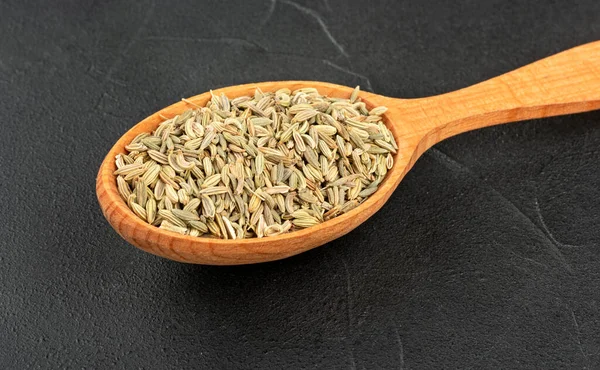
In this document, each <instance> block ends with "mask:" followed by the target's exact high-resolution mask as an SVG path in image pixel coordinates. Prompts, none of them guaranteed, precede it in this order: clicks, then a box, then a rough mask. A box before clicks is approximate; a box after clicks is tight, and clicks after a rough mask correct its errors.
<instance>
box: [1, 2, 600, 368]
mask: <svg viewBox="0 0 600 370" xmlns="http://www.w3.org/2000/svg"><path fill="white" fill-rule="evenodd" d="M344 3H345V2H342V1H334V0H329V1H325V0H324V1H314V2H297V3H294V2H292V1H284V0H280V1H276V2H273V3H271V2H269V1H264V2H254V1H241V0H240V1H237V2H224V1H214V2H210V3H208V2H206V3H201V2H192V1H177V2H171V3H169V4H167V3H161V2H158V1H157V2H151V1H147V0H141V1H136V2H129V3H127V2H117V1H95V0H84V1H71V2H65V1H61V2H59V1H52V2H39V3H34V2H29V1H23V0H19V1H2V2H0V35H1V37H0V119H1V124H0V125H1V129H0V130H1V131H0V204H1V207H2V211H1V212H2V213H1V214H2V216H1V222H0V286H1V288H0V368H2V369H26V368H109V367H114V368H128V369H131V368H155V369H167V368H174V369H182V368H206V369H210V368H214V369H233V368H260V369H281V368H289V369H293V368H315V367H316V368H324V369H336V368H351V369H353V368H356V369H375V368H406V369H409V368H410V369H440V368H544V369H553V368H585V367H587V368H590V369H592V368H600V311H599V310H600V307H599V300H600V245H599V242H600V231H598V229H600V227H598V226H599V225H598V220H599V216H600V190H599V189H600V175H599V163H600V153H599V147H600V112H592V113H586V114H581V115H576V116H567V117H560V118H552V119H545V120H540V121H535V122H522V123H517V124H512V125H505V126H499V127H493V128H489V129H485V130H481V131H478V132H472V133H468V134H465V135H462V136H460V137H456V138H453V139H450V140H448V141H446V142H443V143H441V144H439V145H437V146H436V147H435V148H434V149H432V150H431V151H429V152H428V153H427V154H425V155H424V157H423V158H422V159H421V160H420V161H419V162H418V163H417V165H416V166H415V167H414V169H413V170H412V171H411V172H410V174H409V175H408V176H407V177H406V179H405V180H404V181H403V182H402V183H401V184H400V187H399V188H398V190H397V191H396V193H395V194H394V195H393V196H392V198H391V199H390V202H389V204H387V205H386V206H385V207H384V208H383V209H382V210H381V211H380V212H379V213H377V215H376V216H374V217H373V218H372V219H371V220H369V221H368V222H367V223H365V224H364V225H363V226H361V227H360V228H358V229H357V230H355V231H354V232H352V233H351V234H349V235H347V236H346V237H344V238H341V239H339V240H337V241H335V242H333V243H330V244H328V245H326V246H325V247H322V248H318V249H316V250H313V251H311V252H309V253H305V254H303V255H300V256H297V257H295V258H290V259H288V260H284V261H279V262H274V263H268V264H263V265H258V266H245V267H226V268H217V267H204V266H193V265H184V264H179V263H175V262H171V261H167V260H163V259H160V258H158V257H154V256H152V255H149V254H146V253H143V252H141V251H138V250H137V249H135V248H134V247H132V246H130V245H128V244H127V243H125V242H124V241H123V240H121V239H120V238H119V236H118V235H117V234H116V233H115V232H114V231H113V230H112V229H111V228H110V227H109V225H108V224H107V223H106V222H105V220H104V218H103V217H102V215H101V213H100V210H99V207H98V205H97V203H96V196H95V193H94V179H95V175H96V171H97V169H98V166H99V165H100V162H101V160H102V158H103V156H104V155H105V154H106V152H107V151H108V150H109V148H110V147H111V145H112V143H113V142H115V141H116V140H117V138H118V137H119V136H120V135H121V134H123V133H124V132H125V131H126V130H127V129H128V128H129V127H130V126H131V125H133V124H134V123H136V122H137V121H139V120H141V119H142V118H144V117H146V116H147V115H149V114H150V113H152V112H154V111H156V110H158V109H159V108H161V107H163V106H166V105H168V104H171V103H172V102H175V101H177V100H178V99H179V98H181V97H184V96H189V95H194V94H197V93H201V92H204V91H207V90H208V89H210V88H214V87H220V86H227V85H232V84H239V83H247V82H253V81H265V80H285V79H315V80H325V81H331V82H335V83H339V84H345V85H349V86H353V85H355V84H361V85H362V86H363V87H364V88H367V89H369V88H370V87H372V89H373V90H374V91H375V92H377V93H380V94H384V95H389V96H397V97H420V96H427V95H432V94H437V93H442V92H446V91H450V90H454V89H458V88H461V87H464V86H467V85H470V84H473V83H476V82H479V81H481V80H484V79H487V78H490V77H493V76H495V75H498V74H500V73H503V72H506V71H509V70H512V69H514V68H516V67H519V66H521V65H524V64H527V63H529V62H532V61H534V60H537V59H539V58H542V57H545V56H548V55H551V54H553V53H555V52H558V51H561V50H564V49H568V48H570V47H572V46H575V45H577V44H581V43H585V42H589V41H593V40H595V39H600V23H599V22H598V16H599V14H600V2H598V1H597V0H581V1H554V0H549V1H535V2H534V1H528V0H514V1H476V0H470V1H457V2H448V1H442V0H426V1H412V2H409V1H387V2H378V1H377V2H372V4H370V5H367V2H364V1H354V2H352V3H353V4H352V5H343V4H344ZM451 3H453V5H450V4H451ZM272 4H274V5H273V8H271V9H272V10H270V7H271V5H272ZM269 14H270V15H269ZM319 19H321V20H322V21H320V20H319ZM262 20H264V22H262ZM320 22H321V23H320ZM327 33H329V35H330V37H328V36H327ZM344 54H345V55H344Z"/></svg>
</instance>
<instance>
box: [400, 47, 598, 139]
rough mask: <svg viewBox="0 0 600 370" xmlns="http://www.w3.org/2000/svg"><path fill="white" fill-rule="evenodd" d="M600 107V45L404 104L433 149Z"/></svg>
mask: <svg viewBox="0 0 600 370" xmlns="http://www.w3.org/2000/svg"><path fill="white" fill-rule="evenodd" d="M599 108H600V41H596V42H592V43H589V44H584V45H581V46H578V47H575V48H573V49H570V50H567V51H564V52H562V53H559V54H555V55H553V56H550V57H548V58H545V59H542V60H539V61H537V62H535V63H532V64H529V65H527V66H525V67H522V68H519V69H517V70H514V71H512V72H509V73H506V74H504V75H501V76H498V77H495V78H492V79H491V80H488V81H485V82H482V83H479V84H476V85H473V86H470V87H467V88H464V89H461V90H458V91H454V92H451V93H447V94H442V95H438V96H433V97H429V98H423V99H411V100H404V101H401V102H400V103H399V104H398V109H399V110H401V111H403V114H402V116H404V117H407V116H408V117H413V119H415V121H418V122H414V123H415V124H419V125H420V126H421V127H423V128H424V129H425V133H426V134H427V135H426V141H427V144H428V145H427V146H431V145H433V144H435V143H436V142H439V141H441V140H444V139H446V138H448V137H450V136H454V135H457V134H460V133H462V132H466V131H470V130H475V129H478V128H481V127H486V126H492V125H497V124H501V123H508V122H516V121H522V120H527V119H534V118H543V117H550V116H558V115H563V114H570V113H579V112H585V111H590V110H594V109H599ZM407 111H408V112H407ZM406 113H408V114H406Z"/></svg>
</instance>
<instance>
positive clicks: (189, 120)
mask: <svg viewBox="0 0 600 370" xmlns="http://www.w3.org/2000/svg"><path fill="white" fill-rule="evenodd" d="M358 93H359V88H358V87H357V88H356V89H355V90H354V92H353V93H352V95H351V97H350V99H341V98H335V97H327V96H322V95H320V94H319V93H318V91H317V90H316V89H315V88H303V89H299V90H295V91H290V90H289V89H280V90H277V91H275V92H262V91H261V90H260V89H257V90H256V91H255V92H254V96H242V97H238V98H235V99H232V100H230V99H229V98H227V97H226V96H225V95H221V96H216V95H214V94H212V99H211V100H210V101H209V102H208V103H207V104H206V106H205V107H199V106H197V105H195V104H191V103H190V105H192V106H194V107H196V109H191V110H188V111H185V112H183V113H182V114H180V115H178V116H175V117H173V118H170V119H167V120H165V121H164V122H162V123H161V124H160V125H159V126H158V128H157V129H156V130H155V131H154V132H152V133H142V134H139V135H138V136H136V137H135V138H134V139H133V140H132V141H131V143H130V144H129V145H127V146H126V147H125V149H126V150H127V152H128V154H119V155H117V156H116V165H117V170H116V171H115V172H114V174H115V175H116V176H117V188H118V191H119V194H121V197H122V198H123V200H124V201H125V202H127V205H128V206H129V208H131V210H132V211H133V213H135V214H136V215H137V216H138V217H139V218H141V219H142V220H144V221H146V222H148V223H149V224H152V225H154V226H158V227H160V228H162V229H165V230H169V231H173V232H177V233H181V234H185V235H191V236H209V237H218V238H224V239H241V238H252V237H259V238H262V237H268V236H274V235H279V234H282V233H286V232H289V231H293V230H297V229H301V228H306V227H311V226H315V225H317V224H319V223H322V222H324V221H326V220H328V219H331V218H333V217H336V216H339V215H341V214H343V213H345V212H348V211H350V210H351V209H353V208H355V207H356V206H358V205H359V204H361V203H362V202H363V201H364V200H365V199H366V198H367V197H369V196H370V195H371V194H373V193H374V192H375V191H376V190H377V187H378V186H379V184H380V182H381V181H382V180H383V178H384V176H385V175H386V173H387V171H388V170H389V169H391V168H392V165H393V156H392V155H393V153H396V150H397V149H398V146H397V145H396V142H395V141H394V137H393V135H392V133H391V132H390V131H389V130H388V129H387V128H386V126H385V125H384V124H383V122H382V119H381V115H382V114H383V113H385V112H386V110H387V108H385V107H376V108H374V109H371V110H370V111H369V110H367V107H366V105H365V103H364V102H362V101H361V100H360V99H359V98H358Z"/></svg>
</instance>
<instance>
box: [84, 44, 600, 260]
mask: <svg viewBox="0 0 600 370" xmlns="http://www.w3.org/2000/svg"><path fill="white" fill-rule="evenodd" d="M257 87H259V88H260V89H261V90H262V91H275V90H277V89H280V88H283V87H287V88H289V89H292V90H294V89H299V88H302V87H316V88H317V89H318V90H319V92H320V93H321V94H323V95H329V96H335V97H348V96H350V94H351V93H352V90H353V89H352V88H350V87H346V86H340V85H335V84H331V83H325V82H315V81H280V82H261V83H255V84H247V85H239V86H231V87H227V88H223V89H219V90H215V91H214V93H216V94H221V93H224V94H226V95H227V96H228V97H229V98H235V97H237V96H241V95H252V94H253V92H254V89H255V88H257ZM359 96H360V98H361V99H362V100H363V101H364V102H365V103H366V104H367V106H368V107H374V106H379V105H384V106H387V107H388V108H389V110H388V111H387V113H386V114H385V115H384V120H385V123H386V124H387V125H388V127H389V128H390V130H391V131H392V133H393V134H394V137H395V138H396V142H397V143H398V145H399V147H400V149H399V151H398V153H397V154H396V157H395V162H394V166H393V168H392V169H391V170H390V171H389V172H388V174H387V177H386V179H385V180H384V181H383V182H382V183H381V184H380V188H379V190H377V192H375V193H374V194H373V195H372V196H371V197H369V198H368V199H367V200H366V201H365V202H364V203H363V204H362V205H360V206H359V207H357V208H355V209H354V210H352V211H350V212H348V213H346V214H344V215H341V216H339V217H336V218H333V219H331V220H329V221H326V222H324V223H322V224H320V225H317V226H314V227H310V228H308V229H303V230H300V231H294V232H291V233H287V234H283V235H279V236H274V237H266V238H260V239H258V238H253V239H244V240H222V239H212V238H202V237H191V236H185V235H180V234H177V233H173V232H169V231H164V230H162V229H159V228H158V227H155V226H151V225H149V224H147V223H145V222H143V221H142V220H141V219H139V218H138V217H137V216H135V215H134V214H133V212H132V211H130V210H129V208H128V207H127V205H126V204H125V202H124V201H123V200H122V199H121V197H120V196H119V193H118V191H117V186H116V179H115V176H114V175H113V171H115V169H116V166H115V156H116V155H117V154H119V153H124V152H125V150H124V146H125V145H126V144H128V143H129V142H130V141H131V140H132V139H133V138H134V137H135V136H136V135H137V134H139V133H142V132H150V131H152V130H154V129H155V128H156V127H157V126H158V124H159V123H160V122H161V121H163V118H161V117H169V118H170V117H173V116H175V115H177V114H180V113H181V112H183V111H184V110H186V109H189V108H191V106H190V105H189V104H188V103H186V102H183V101H182V102H179V103H176V104H173V105H171V106H169V107H167V108H164V109H162V110H160V111H159V112H156V113H154V114H153V115H151V116H150V117H148V118H146V119H144V120H143V121H141V122H140V123H138V124H137V125H135V126H134V127H133V128H132V129H131V130H129V131H128V132H127V133H126V134H125V135H123V137H121V138H120V139H119V141H117V143H116V144H115V145H114V146H113V148H112V149H111V150H110V152H109V153H108V155H107V156H106V158H105V159H104V162H103V163H102V166H101V167H100V170H99V172H98V177H97V182H96V192H97V196H98V201H99V203H100V207H101V208H102V212H103V213H104V216H105V217H106V219H107V220H108V222H109V223H110V224H111V225H112V227H114V229H115V230H116V231H117V232H118V233H119V234H120V235H121V236H122V237H123V238H124V239H125V240H127V241H128V242H130V243H131V244H133V245H135V246H137V247H138V248H140V249H143V250H145V251H147V252H150V253H153V254H156V255H158V256H162V257H166V258H169V259H172V260H176V261H181V262H188V263H200V264H209V265H238V264H249V263H257V262H266V261H273V260H278V259H281V258H286V257H290V256H293V255H295V254H298V253H302V252H304V251H307V250H309V249H312V248H315V247H318V246H320V245H323V244H325V243H327V242H329V241H331V240H333V239H336V238H339V237H340V236H342V235H344V234H346V233H348V232H350V231H351V230H352V229H354V228H355V227H357V226H358V225H360V224H361V223H363V222H364V221H365V220H367V219H368V218H369V217H371V216H372V215H373V214H374V213H375V212H377V210H379V209H380V208H381V207H382V206H383V204H384V203H385V202H386V201H387V199H388V198H389V197H390V196H391V195H392V193H393V191H394V189H396V187H397V186H398V183H400V180H402V178H403V177H404V175H406V173H407V172H408V171H409V170H410V169H411V167H412V166H413V165H414V163H415V161H416V160H417V159H418V158H419V157H420V156H421V154H423V152H425V151H426V150H427V149H428V148H430V147H431V146H432V145H434V144H436V143H438V142H440V141H442V140H444V139H446V138H448V137H451V136H454V135H456V134H460V133H461V132H466V131H469V130H475V129H478V128H481V127H486V126H491V125H497V124H500V123H507V122H515V121H521V120H526V119H532V118H541V117H550V116H557V115H563V114H570V113H578V112H584V111H590V110H594V109H598V108H600V41H598V42H593V43H590V44H585V45H582V46H579V47H576V48H573V49H570V50H568V51H565V52H562V53H559V54H556V55H554V56H551V57H548V58H546V59H543V60H540V61H538V62H536V63H533V64H530V65H528V66H526V67H523V68H520V69H517V70H515V71H513V72H510V73H507V74H504V75H502V76H499V77H496V78H493V79H491V80H488V81H486V82H482V83H479V84H477V85H474V86H471V87H468V88H465V89H461V90H458V91H455V92H451V93H447V94H442V95H438V96H433V97H428V98H421V99H408V100H406V99H396V98H389V97H385V96H381V95H376V94H372V93H368V92H361V93H360V95H359ZM209 99H210V94H209V93H204V94H200V95H197V96H194V97H192V98H189V99H188V100H189V101H191V102H193V103H194V104H198V105H204V104H205V103H206V102H207V101H208V100H209ZM383 226H384V225H382V227H383ZM386 227H389V225H387V226H386ZM373 242H374V243H375V242H376V241H375V240H374V241H373Z"/></svg>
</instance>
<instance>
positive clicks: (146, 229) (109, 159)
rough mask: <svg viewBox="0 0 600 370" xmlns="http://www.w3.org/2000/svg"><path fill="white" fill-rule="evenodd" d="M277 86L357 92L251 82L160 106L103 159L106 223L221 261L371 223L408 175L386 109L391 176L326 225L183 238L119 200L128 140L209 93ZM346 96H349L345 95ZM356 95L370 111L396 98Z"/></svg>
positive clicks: (100, 187) (101, 194)
mask: <svg viewBox="0 0 600 370" xmlns="http://www.w3.org/2000/svg"><path fill="white" fill-rule="evenodd" d="M276 87H279V88H284V87H287V88H289V89H291V90H295V89H297V88H301V87H315V88H317V89H318V90H319V93H320V94H323V95H328V94H327V91H335V93H334V94H331V95H330V96H335V97H349V96H350V94H352V92H353V90H354V89H353V88H350V87H347V86H344V85H338V84H333V83H328V82H320V81H268V82H258V83H249V84H242V85H233V86H228V87H223V88H219V89H215V90H209V91H207V92H204V93H201V94H198V95H195V96H192V97H190V98H186V99H185V101H183V100H182V101H179V102H176V103H174V104H171V105H169V106H167V107H165V108H162V109H160V110H159V111H157V112H155V113H153V114H151V115H149V116H148V117H146V118H144V119H143V120H142V121H140V122H138V123H137V124H135V125H134V126H133V127H132V128H130V129H129V130H128V131H127V132H126V133H125V134H124V135H122V136H120V137H119V139H118V140H117V142H116V143H115V144H114V145H113V146H112V148H111V149H110V151H109V152H108V154H107V155H106V157H105V158H104V160H103V161H102V164H101V166H100V169H99V171H98V176H97V180H96V193H97V196H98V200H99V203H100V206H101V208H102V211H103V214H104V216H105V218H106V219H107V220H109V222H110V223H111V226H113V228H115V230H116V231H117V232H119V228H120V226H121V225H120V223H123V222H125V221H128V222H130V223H131V224H132V226H133V228H134V229H135V235H136V237H135V240H134V243H133V244H134V245H136V246H138V247H139V245H138V244H141V241H143V240H153V241H155V242H156V243H158V244H160V240H161V237H168V238H169V239H170V240H171V241H177V242H180V243H175V244H178V245H193V246H194V248H205V247H208V248H210V249H211V253H212V254H215V255H218V256H219V258H223V259H227V258H228V255H231V259H235V260H236V261H237V260H239V259H240V256H241V255H243V254H244V253H243V252H244V247H247V248H252V247H260V248H258V249H252V253H254V254H261V252H262V253H264V254H271V252H270V250H269V247H271V246H273V247H279V246H280V245H282V244H284V243H285V242H286V241H290V240H296V239H299V238H307V237H309V236H311V235H314V234H318V233H320V232H321V231H323V230H325V229H329V228H332V227H336V226H337V227H339V226H342V224H344V223H347V224H348V225H351V224H352V223H351V222H349V221H350V220H353V219H355V218H356V216H357V215H360V214H361V213H363V212H365V211H368V212H367V213H368V215H367V216H366V218H364V219H363V220H362V221H361V222H359V223H358V224H356V225H354V226H353V227H349V228H348V229H347V230H345V231H344V232H343V233H341V234H338V235H337V236H336V237H335V238H337V237H340V236H342V235H344V234H346V233H348V232H350V231H351V230H353V229H354V228H355V227H357V226H358V225H360V224H362V223H363V222H364V221H366V219H368V218H369V217H371V216H372V215H373V214H374V213H375V212H377V211H378V210H379V209H380V208H381V207H382V206H383V204H385V202H386V201H387V200H388V198H389V197H390V195H391V193H392V192H393V191H394V190H395V188H396V187H397V186H398V184H399V182H400V180H401V179H402V177H403V176H404V174H405V173H406V171H404V170H405V169H406V167H407V166H406V164H405V165H404V166H401V162H400V161H398V159H399V157H401V156H402V147H403V145H401V143H400V142H399V138H398V136H399V132H398V129H397V127H398V126H397V125H395V124H393V123H392V122H391V120H390V118H391V117H390V115H391V114H390V110H388V112H386V113H384V114H383V115H382V121H383V122H384V124H385V125H386V127H388V128H389V129H390V131H391V132H392V135H393V136H394V139H395V140H396V141H397V142H398V146H399V147H400V148H399V149H398V150H397V152H396V153H395V154H393V156H394V164H393V166H392V168H391V169H390V170H388V173H387V174H386V176H385V178H384V180H383V181H382V182H381V184H379V188H378V189H377V191H376V192H375V193H373V194H372V195H370V196H369V197H368V198H367V199H366V200H365V201H364V202H362V203H361V204H359V205H358V206H357V207H356V208H354V209H352V210H350V211H348V212H346V213H344V214H342V215H339V216H336V217H334V218H331V219H329V220H327V221H324V222H323V223H320V224H318V225H315V226H311V227H308V228H304V229H300V230H295V231H292V232H287V233H284V234H281V235H276V236H269V237H263V238H257V237H253V238H244V239H221V238H207V237H202V236H199V237H198V236H190V235H183V234H179V233H175V232H172V231H168V230H163V229H160V228H159V227H156V226H153V225H151V224H148V223H147V222H145V221H144V220H142V219H140V218H139V217H138V216H137V215H135V214H134V213H133V211H132V210H130V209H129V207H128V206H127V204H126V202H125V201H124V200H123V199H122V198H121V196H120V194H119V192H118V189H117V184H116V176H115V175H114V174H113V172H114V171H115V170H116V164H115V156H116V155H117V154H122V153H124V152H125V150H124V146H125V145H127V144H129V142H131V140H132V139H133V138H134V137H135V136H136V135H138V134H140V133H142V132H151V131H152V130H154V129H156V127H158V125H159V124H160V122H162V121H163V120H164V118H162V117H167V118H171V117H174V116H175V115H177V114H180V113H182V112H183V111H185V110H187V109H190V108H194V106H193V105H190V104H189V103H188V102H192V103H193V104H197V105H200V106H204V104H205V103H206V102H207V101H208V100H209V99H210V97H211V91H212V93H213V94H218V95H220V94H221V93H225V94H226V95H227V93H228V92H230V93H231V91H232V90H236V91H238V93H236V94H235V95H236V96H229V98H231V99H233V98H235V97H237V96H240V95H244V91H252V92H253V91H254V89H256V88H261V89H264V91H271V90H273V89H274V88H276ZM265 88H266V89H265ZM322 90H327V91H325V93H324V92H323V91H322ZM344 95H347V96H344ZM358 96H359V98H361V100H362V101H363V102H365V104H366V105H367V107H368V108H369V109H372V108H373V107H374V106H377V105H382V103H384V102H385V101H386V100H389V101H392V100H395V99H394V98H388V97H383V96H381V95H377V94H373V93H370V92H365V91H360V92H359V94H358ZM161 116H162V117H161ZM148 126H151V128H150V129H148ZM404 146H405V145H404ZM405 162H406V161H402V163H405ZM116 213H119V214H120V215H121V216H122V217H121V219H120V220H119V221H118V223H119V225H115V224H114V223H113V222H112V216H114V215H115V214H116ZM342 227H343V226H342ZM119 234H121V233H120V232H119ZM121 235H122V234H121ZM332 239H334V238H331V239H330V240H332ZM330 240H325V241H323V243H321V244H325V243H327V242H328V241H330ZM233 246H235V247H236V248H238V249H239V250H237V251H236V250H227V248H230V247H233ZM215 248H217V249H219V248H221V249H223V252H224V253H219V252H218V251H217V250H215ZM311 248H312V247H310V248H306V250H307V249H311ZM142 249H144V250H147V248H142ZM147 251H149V250H147ZM169 251H170V252H173V248H170V249H169ZM302 251H303V250H299V251H297V252H295V253H290V255H293V254H297V253H300V252H302ZM149 252H151V253H155V254H158V255H161V256H164V257H168V256H165V254H164V253H163V252H162V251H160V250H159V251H149ZM277 252H278V253H281V251H280V250H278V251H277ZM168 258H169V257H168ZM282 258H283V257H282ZM181 259H182V260H186V259H187V258H184V257H181Z"/></svg>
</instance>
